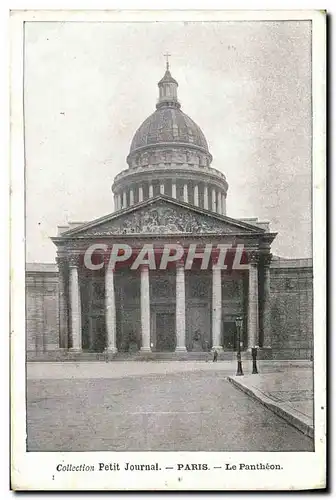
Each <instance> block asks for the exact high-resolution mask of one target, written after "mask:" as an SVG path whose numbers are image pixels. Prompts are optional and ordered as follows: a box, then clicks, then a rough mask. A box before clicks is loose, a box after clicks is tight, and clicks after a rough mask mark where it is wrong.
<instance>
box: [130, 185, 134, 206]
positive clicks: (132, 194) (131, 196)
mask: <svg viewBox="0 0 336 500" xmlns="http://www.w3.org/2000/svg"><path fill="white" fill-rule="evenodd" d="M132 205H134V191H133V189H130V206H132Z"/></svg>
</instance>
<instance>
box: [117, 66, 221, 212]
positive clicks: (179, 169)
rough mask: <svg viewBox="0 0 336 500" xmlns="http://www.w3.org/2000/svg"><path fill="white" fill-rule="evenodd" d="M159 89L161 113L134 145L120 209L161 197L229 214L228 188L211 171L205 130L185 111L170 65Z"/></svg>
mask: <svg viewBox="0 0 336 500" xmlns="http://www.w3.org/2000/svg"><path fill="white" fill-rule="evenodd" d="M158 87H159V98H158V100H157V103H156V110H155V111H154V113H152V114H151V115H150V116H149V117H148V118H147V119H146V120H145V121H144V122H143V123H142V125H140V127H139V128H138V130H137V131H136V132H135V135H134V137H133V140H132V142H131V147H130V151H129V154H128V156H127V158H126V161H127V164H128V169H126V170H123V171H122V172H120V173H119V174H118V175H117V176H116V177H115V179H114V182H113V185H112V192H113V194H114V203H115V209H116V210H121V209H125V208H127V207H129V206H132V205H134V204H137V203H142V202H143V201H144V200H147V199H149V198H153V197H154V196H158V195H160V194H161V195H165V196H169V197H171V198H173V199H176V200H179V201H182V202H184V203H189V204H192V205H194V206H198V207H201V208H203V209H205V210H211V211H213V212H217V213H219V214H224V215H225V214H226V195H227V190H228V183H227V182H226V178H225V175H224V174H223V173H222V172H220V171H218V170H216V169H215V168H212V167H211V166H210V165H211V162H212V156H211V154H210V152H209V148H208V144H207V141H206V139H205V137H204V134H203V132H202V130H201V129H200V127H199V126H198V125H196V123H195V122H194V121H193V120H192V119H191V118H189V116H188V115H186V114H185V113H183V111H182V110H181V104H180V103H179V101H178V97H177V88H178V82H177V81H176V80H175V78H173V77H172V75H171V73H170V70H169V63H168V61H167V65H166V72H165V74H164V76H163V78H161V80H160V81H159V82H158Z"/></svg>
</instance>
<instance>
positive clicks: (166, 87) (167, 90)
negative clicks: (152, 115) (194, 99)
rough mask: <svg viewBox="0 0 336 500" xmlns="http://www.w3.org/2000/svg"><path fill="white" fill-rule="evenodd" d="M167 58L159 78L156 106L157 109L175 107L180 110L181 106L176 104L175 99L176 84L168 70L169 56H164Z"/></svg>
mask: <svg viewBox="0 0 336 500" xmlns="http://www.w3.org/2000/svg"><path fill="white" fill-rule="evenodd" d="M165 56H166V57H167V62H166V72H165V74H164V76H163V78H161V80H160V81H159V83H158V87H159V100H158V103H157V105H156V107H157V109H159V108H162V107H175V108H180V107H181V104H180V103H179V102H178V99H177V87H178V83H177V81H176V80H175V78H173V77H172V75H171V73H170V70H169V61H168V57H169V56H170V54H168V53H167V54H165Z"/></svg>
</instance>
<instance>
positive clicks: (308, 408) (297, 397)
mask: <svg viewBox="0 0 336 500" xmlns="http://www.w3.org/2000/svg"><path fill="white" fill-rule="evenodd" d="M228 380H229V382H231V383H232V384H233V385H234V386H236V387H238V388H239V389H240V390H242V391H243V392H245V393H246V394H248V395H249V396H251V397H252V398H254V399H256V400H257V401H259V402H260V403H262V404H263V405H264V406H266V407H267V408H269V409H270V410H272V411H273V412H274V413H276V414H277V415H279V416H280V417H282V418H283V419H284V420H286V421H287V422H289V423H290V424H291V425H293V426H294V427H296V428H297V429H299V430H300V431H301V432H303V433H304V434H307V435H308V436H309V437H311V438H314V397H313V370H312V368H310V367H308V366H302V367H300V368H299V367H295V366H294V367H290V366H288V367H286V368H285V367H284V369H282V370H281V371H276V372H274V373H259V374H256V375H250V374H249V375H244V376H240V377H237V376H233V377H232V376H231V377H228Z"/></svg>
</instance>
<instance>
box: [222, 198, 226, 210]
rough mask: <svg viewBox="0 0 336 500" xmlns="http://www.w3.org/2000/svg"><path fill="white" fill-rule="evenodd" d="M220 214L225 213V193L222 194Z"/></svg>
mask: <svg viewBox="0 0 336 500" xmlns="http://www.w3.org/2000/svg"><path fill="white" fill-rule="evenodd" d="M222 214H223V215H226V198H225V194H222Z"/></svg>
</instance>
